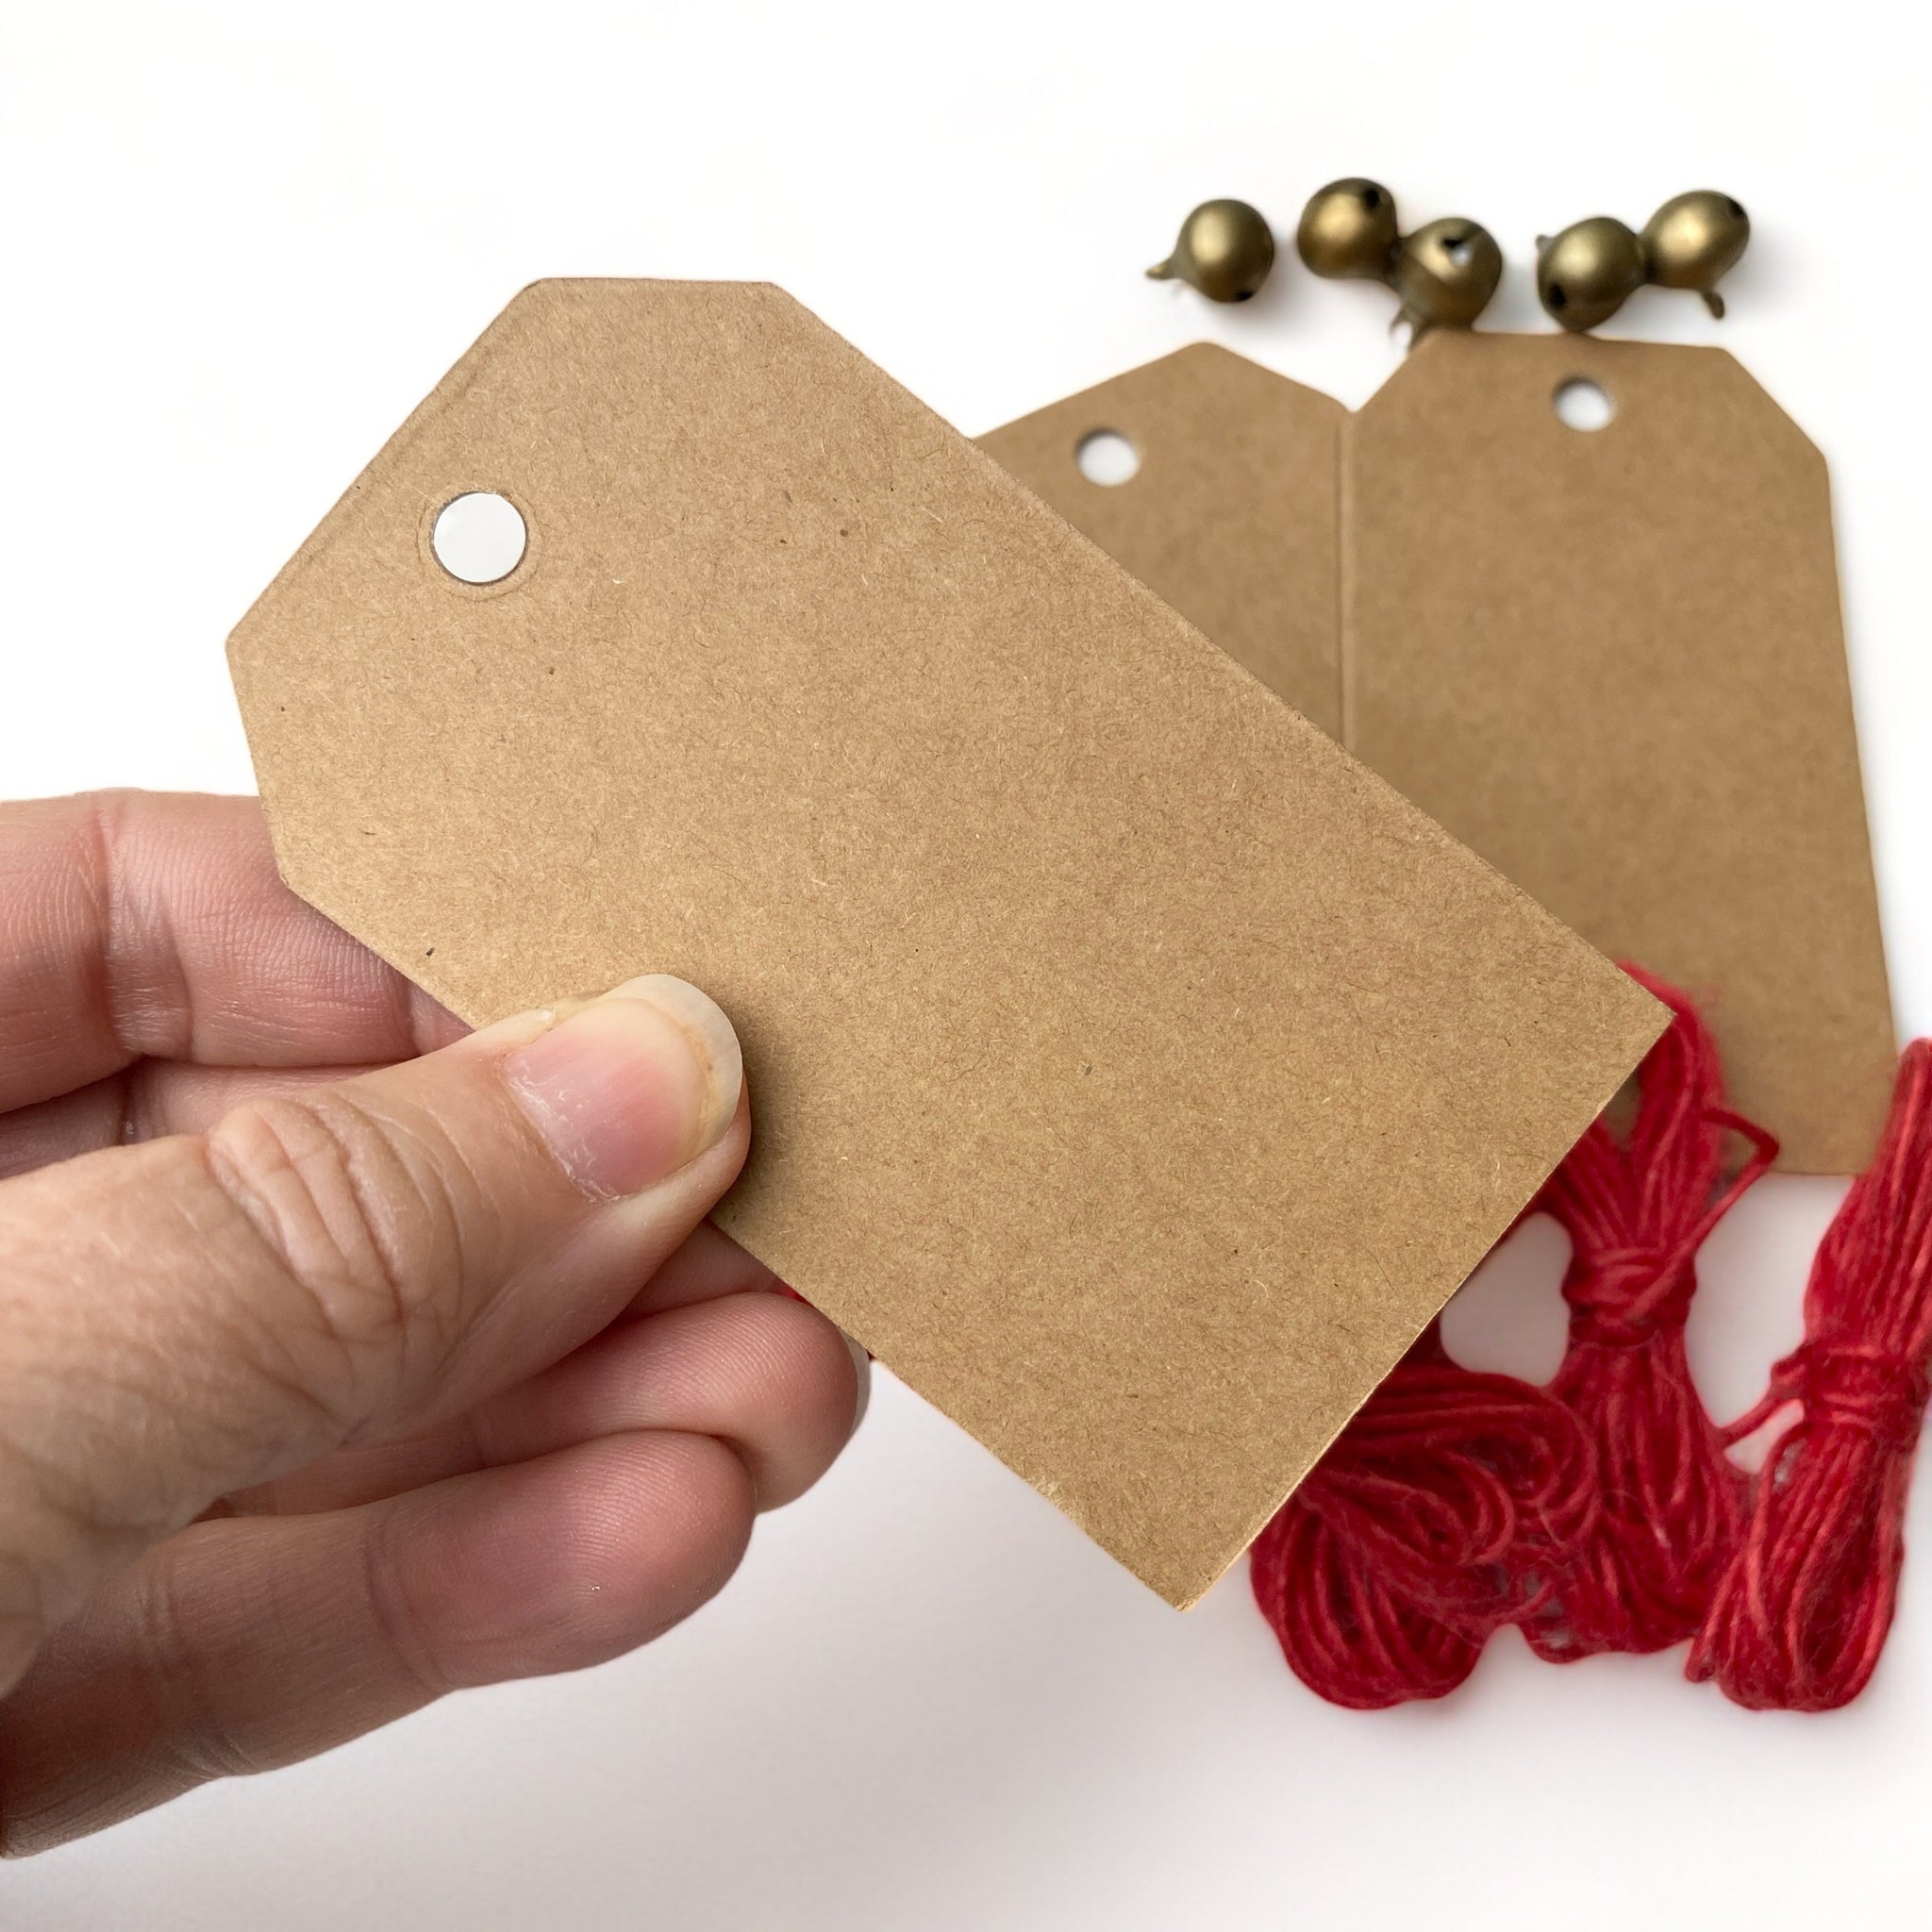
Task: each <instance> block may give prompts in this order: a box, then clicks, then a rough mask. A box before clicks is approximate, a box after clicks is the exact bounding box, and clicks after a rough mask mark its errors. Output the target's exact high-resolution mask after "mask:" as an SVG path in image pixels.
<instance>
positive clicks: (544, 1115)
mask: <svg viewBox="0 0 1932 1932" xmlns="http://www.w3.org/2000/svg"><path fill="white" fill-rule="evenodd" d="M503 1072H504V1078H505V1079H506V1080H507V1081H508V1083H509V1090H510V1091H511V1092H512V1093H513V1094H514V1095H515V1096H516V1100H517V1104H518V1105H519V1106H520V1107H521V1108H523V1110H524V1111H525V1113H526V1114H527V1115H528V1116H529V1117H530V1119H531V1121H532V1122H533V1123H534V1124H535V1125H536V1127H537V1130H538V1132H539V1133H541V1135H542V1136H543V1138H544V1140H545V1141H547V1142H548V1143H549V1145H550V1148H551V1151H552V1152H553V1153H555V1154H556V1156H557V1158H558V1160H559V1161H561V1162H562V1163H563V1166H564V1169H565V1171H566V1172H567V1173H568V1174H570V1177H571V1178H572V1179H573V1180H574V1181H575V1182H576V1184H577V1185H578V1186H579V1187H580V1188H583V1189H585V1190H586V1191H588V1192H591V1193H593V1194H603V1195H608V1196H613V1197H614V1196H617V1195H623V1194H635V1193H637V1192H639V1191H641V1190H642V1189H644V1188H648V1187H650V1186H651V1185H652V1184H653V1183H654V1182H657V1181H660V1180H662V1179H664V1177H665V1176H666V1175H667V1174H675V1173H676V1172H677V1171H678V1169H679V1168H681V1167H684V1166H686V1165H687V1164H688V1163H690V1162H691V1161H692V1160H695V1159H696V1158H697V1157H698V1156H699V1155H700V1154H702V1153H703V1152H704V1151H705V1150H706V1148H708V1147H709V1146H711V1145H712V1144H713V1143H715V1141H717V1139H718V1137H719V1136H720V1135H721V1134H722V1133H724V1129H725V1128H726V1127H727V1126H728V1125H730V1124H731V1119H732V1116H733V1115H734V1114H736V1113H737V1111H738V1094H739V1090H740V1088H741V1086H742V1084H743V1080H744V1069H743V1063H742V1061H741V1059H740V1058H739V1051H738V1035H737V1034H736V1033H734V1032H733V1031H732V1030H731V1022H730V1021H729V1020H727V1019H726V1018H725V1017H724V1013H723V1012H722V1011H721V1010H720V1009H719V1008H718V1007H717V1006H716V1005H715V1004H714V1003H713V1002H712V1001H711V1000H710V999H709V998H708V997H707V996H706V995H705V994H704V993H702V992H700V991H698V990H697V988H696V987H694V986H691V985H690V984H688V983H687V982H686V981H684V980H682V979H673V978H672V977H671V976H670V975H669V974H662V973H653V974H647V975H646V976H645V977H644V978H641V979H627V980H625V983H624V984H623V985H622V986H620V987H616V988H614V989H613V990H612V991H609V992H607V993H604V994H602V995H601V996H600V997H598V998H596V999H592V1000H572V1001H569V1002H567V1003H566V1004H564V1005H562V1006H559V1007H557V1008H552V1012H551V1024H550V1026H549V1028H548V1029H547V1030H546V1031H545V1032H543V1033H542V1034H541V1035H539V1036H538V1038H537V1039H535V1040H533V1041H531V1042H530V1043H529V1044H528V1045H527V1046H523V1047H519V1048H518V1049H517V1051H516V1052H515V1053H513V1054H511V1055H510V1056H509V1057H508V1058H507V1059H506V1060H505V1061H504V1063H503Z"/></svg>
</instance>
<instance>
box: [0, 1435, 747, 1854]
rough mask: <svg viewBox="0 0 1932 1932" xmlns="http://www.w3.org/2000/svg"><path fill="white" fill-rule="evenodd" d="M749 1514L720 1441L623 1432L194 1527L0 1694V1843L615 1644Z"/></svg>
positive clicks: (681, 1611) (651, 1631) (739, 1474)
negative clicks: (330, 1503)
mask: <svg viewBox="0 0 1932 1932" xmlns="http://www.w3.org/2000/svg"><path fill="white" fill-rule="evenodd" d="M751 1523H752V1493H751V1484H750V1480H749V1478H748V1476H747V1475H746V1473H745V1468H744V1464H743V1463H742V1462H741V1461H740V1460H739V1458H738V1457H736V1456H735V1455H734V1454H733V1453H732V1452H731V1451H730V1450H729V1449H728V1448H726V1447H724V1445H723V1444H722V1443H718V1442H714V1441H710V1440H709V1439H708V1438H706V1437H702V1436H673V1435H625V1436H613V1437H608V1438H606V1439H604V1440H601V1441H595V1442H587V1443H583V1444H580V1445H579V1446H577V1447H575V1448H572V1449H565V1450H561V1451H559V1452H558V1454H556V1455H554V1456H549V1457H543V1458H542V1459H541V1460H539V1461H535V1462H524V1463H518V1464H516V1465H514V1466H512V1467H510V1468H507V1469H500V1470H491V1471H490V1472H488V1473H486V1474H480V1475H467V1476H459V1477H457V1478H455V1479H454V1480H452V1481H450V1482H447V1483H443V1484H440V1485H438V1486H437V1487H436V1488H434V1489H430V1490H416V1491H410V1492H409V1493H408V1494H407V1495H403V1496H398V1497H395V1498H394V1499H392V1500H391V1501H388V1502H382V1503H375V1504H370V1505H368V1506H366V1507H363V1508H360V1509H351V1510H342V1511H340V1512H337V1513H335V1514H332V1515H327V1516H304V1517H293V1518H288V1519H282V1520H275V1519H270V1518H253V1519H247V1520H242V1521H236V1522H229V1523H210V1524H199V1525H197V1526H196V1527H194V1528H192V1529H190V1530H187V1531H185V1532H184V1533H183V1534H182V1535H180V1536H178V1537H175V1538H174V1539H172V1540H171V1541H168V1542H166V1543H163V1544H162V1545H160V1547H158V1549H155V1550H153V1551H150V1552H149V1553H148V1555H147V1556H146V1557H143V1558H142V1561H141V1562H139V1563H138V1564H136V1565H134V1566H133V1567H132V1568H131V1569H129V1570H126V1571H124V1572H123V1573H122V1574H120V1575H119V1576H118V1577H117V1578H115V1580H114V1581H113V1583H112V1584H110V1585H109V1586H108V1589H107V1590H106V1591H104V1592H103V1593H102V1594H101V1596H100V1597H99V1598H98V1599H97V1600H96V1601H95V1602H94V1603H93V1604H92V1605H91V1606H90V1607H89V1608H88V1610H87V1611H86V1613H85V1614H84V1615H83V1616H81V1617H79V1618H77V1619H75V1621H74V1622H73V1623H72V1624H68V1625H67V1626H66V1627H65V1628H64V1629H62V1630H61V1631H60V1632H58V1635H57V1636H56V1638H55V1639H54V1641H52V1642H50V1643H49V1644H48V1645H47V1647H46V1649H45V1650H44V1651H43V1653H42V1656H41V1657H39V1659H38V1660H37V1661H36V1662H35V1664H34V1667H33V1669H32V1670H31V1671H30V1672H29V1673H28V1674H27V1675H26V1677H25V1679H23V1681H22V1682H21V1683H20V1684H19V1685H18V1687H17V1688H16V1689H15V1691H14V1692H13V1694H12V1695H11V1696H10V1697H9V1698H8V1699H7V1700H6V1701H5V1702H4V1703H0V1824H4V1828H5V1833H6V1837H5V1840H4V1844H0V1850H5V1851H7V1852H9V1853H15V1854H18V1853H23V1852H31V1851H40V1850H43V1849H45V1848H47V1847H48V1846H51V1845H54V1844H58V1843H60V1842H62V1841H63V1840H67V1839H70V1838H75V1837H78V1836H79V1835H80V1834H82V1833H84V1832H88V1831H94V1830H98V1829H100V1828H101V1827H102V1826H104V1825H107V1824H112V1823H114V1822H115V1821H117V1820H119V1819H122V1818H126V1817H129V1816H131V1815H132V1814H133V1813H135V1812H137V1811H141V1810H144V1809H145V1808H147V1807H149V1806H152V1805H157V1804H159V1803H161V1802H162V1801H163V1800H164V1799H167V1798H170V1797H174V1796H175V1795H176V1794H177V1793H179V1792H181V1791H184V1790H189V1789H191V1788H192V1787H193V1786H195V1785H197V1784H202V1783H205V1782H207V1781H208V1779H211V1778H216V1777H222V1776H226V1775H231V1774H237V1773H242V1772H254V1771H266V1770H270V1769H272V1768H274V1767H275V1766H278V1765H283V1764H290V1763H293V1762H294V1761H296V1760H297V1759H299V1758H303V1757H312V1756H313V1755H314V1754H315V1753H316V1752H318V1751H325V1750H327V1749H328V1748H329V1747H330V1746H332V1745H335V1744H339V1743H341V1742H344V1741H345V1740H348V1739H350V1738H353V1737H357V1736H358V1735H359V1734H360V1733H362V1732H364V1731H367V1730H371V1729H373V1728H374V1727H375V1726H376V1725H378V1724H387V1723H389V1722H391V1720H392V1719H394V1718H398V1717H401V1716H403V1715H405V1714H406V1713H407V1712H408V1711H411V1710H414V1709H416V1708H418V1707H421V1706H422V1705H425V1704H427V1703H429V1702H431V1701H432V1700H433V1699H435V1698H437V1697H440V1696H441V1695H442V1694H444V1693H445V1692H446V1691H454V1690H458V1689H461V1688H464V1687H467V1686H473V1685H477V1684H487V1683H494V1682H498V1681H501V1680H504V1679H507V1678H511V1677H527V1676H537V1675H542V1674H549V1673H552V1672H557V1671H570V1670H578V1669H581V1668H583V1667H584V1666H586V1665H589V1664H595V1663H601V1662H603V1661H605V1660H606V1659H607V1658H609V1657H615V1656H618V1655H619V1654H621V1653H622V1652H624V1651H626V1650H630V1649H634V1648H635V1647H636V1646H637V1645H638V1644H640V1643H644V1642H647V1641H649V1640H650V1639H651V1638H653V1637H655V1636H657V1635H658V1634H659V1633H660V1632H661V1631H663V1630H665V1629H668V1628H669V1627H670V1626H671V1625H672V1624H675V1623H676V1622H678V1621H679V1620H680V1619H681V1618H683V1617H686V1616H688V1615H690V1613H691V1611H692V1610H693V1609H695V1608H696V1607H698V1605H700V1604H701V1603H703V1602H704V1601H705V1600H706V1599H707V1598H708V1597H709V1596H710V1595H712V1594H713V1593H714V1592H715V1591H717V1590H718V1589H719V1588H720V1587H721V1586H722V1585H723V1584H724V1581H725V1579H726V1578H727V1577H728V1576H729V1575H730V1574H731V1572H732V1571H733V1570H734V1569H735V1568H736V1567H737V1565H738V1562H739V1559H740V1557H741V1555H742V1553H743V1550H744V1545H745V1541H746V1539H747V1538H748V1536H749V1535H750V1531H751Z"/></svg>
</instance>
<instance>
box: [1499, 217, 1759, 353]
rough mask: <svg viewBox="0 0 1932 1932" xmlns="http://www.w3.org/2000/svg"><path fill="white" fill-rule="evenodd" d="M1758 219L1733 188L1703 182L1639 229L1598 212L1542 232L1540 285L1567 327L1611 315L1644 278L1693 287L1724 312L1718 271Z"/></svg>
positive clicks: (1728, 264)
mask: <svg viewBox="0 0 1932 1932" xmlns="http://www.w3.org/2000/svg"><path fill="white" fill-rule="evenodd" d="M1750 239H1751V219H1750V217H1749V216H1748V215H1747V214H1745V212H1744V210H1743V208H1742V207H1741V206H1740V204H1739V203H1738V202H1735V201H1733V200H1732V199H1731V197H1730V196H1729V195H1727V194H1718V193H1715V192H1712V191H1711V190H1709V189H1702V188H1700V189H1697V190H1695V191H1694V192H1691V193H1690V194H1679V195H1676V196H1674V198H1673V199H1672V200H1670V201H1667V202H1665V203H1664V205H1663V207H1661V208H1658V209H1657V212H1656V214H1654V215H1652V216H1651V218H1650V220H1649V221H1647V222H1646V223H1645V224H1644V225H1643V232H1642V233H1641V235H1639V234H1635V233H1633V232H1632V231H1631V229H1630V228H1629V227H1628V226H1627V225H1625V224H1624V223H1623V222H1620V221H1618V220H1617V219H1616V218H1615V217H1614V216H1612V215H1592V216H1591V218H1590V219H1589V220H1588V221H1585V222H1575V223H1573V224H1572V225H1571V226H1569V227H1567V228H1565V229H1564V230H1563V232H1562V233H1561V234H1560V235H1557V236H1555V237H1554V238H1553V237H1549V236H1539V237H1538V238H1537V262H1536V291H1537V295H1538V297H1539V299H1540V300H1541V303H1542V305H1543V307H1544V308H1546V309H1547V310H1548V311H1549V312H1550V314H1552V315H1553V316H1555V317H1556V319H1557V321H1558V322H1559V323H1561V324H1562V325H1563V326H1564V327H1565V328H1567V329H1571V330H1574V331H1576V332H1578V333H1581V332H1582V331H1583V330H1585V329H1592V328H1595V327H1596V326H1597V325H1598V324H1599V323H1605V322H1607V321H1608V320H1609V319H1610V317H1611V316H1613V315H1614V314H1616V312H1617V310H1618V309H1620V308H1623V306H1624V303H1625V302H1627V301H1628V300H1629V299H1630V297H1631V296H1632V295H1633V294H1635V293H1636V292H1637V291H1638V290H1639V289H1641V288H1642V287H1643V286H1644V284H1645V283H1647V282H1648V283H1654V284H1655V285H1656V286H1657V287H1658V288H1662V289H1694V290H1695V291H1697V293H1698V294H1700V295H1701V296H1703V298H1704V306H1705V307H1706V308H1708V309H1709V310H1710V312H1711V313H1712V314H1713V315H1717V316H1722V315H1723V314H1724V297H1723V296H1722V295H1720V294H1719V293H1718V292H1717V289H1716V283H1717V281H1718V279H1719V278H1720V277H1721V276H1722V275H1725V274H1726V273H1727V272H1728V271H1729V270H1731V269H1732V268H1734V267H1736V266H1737V261H1738V258H1739V257H1740V255H1742V254H1743V252H1744V247H1745V244H1746V243H1747V242H1749V241H1750Z"/></svg>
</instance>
